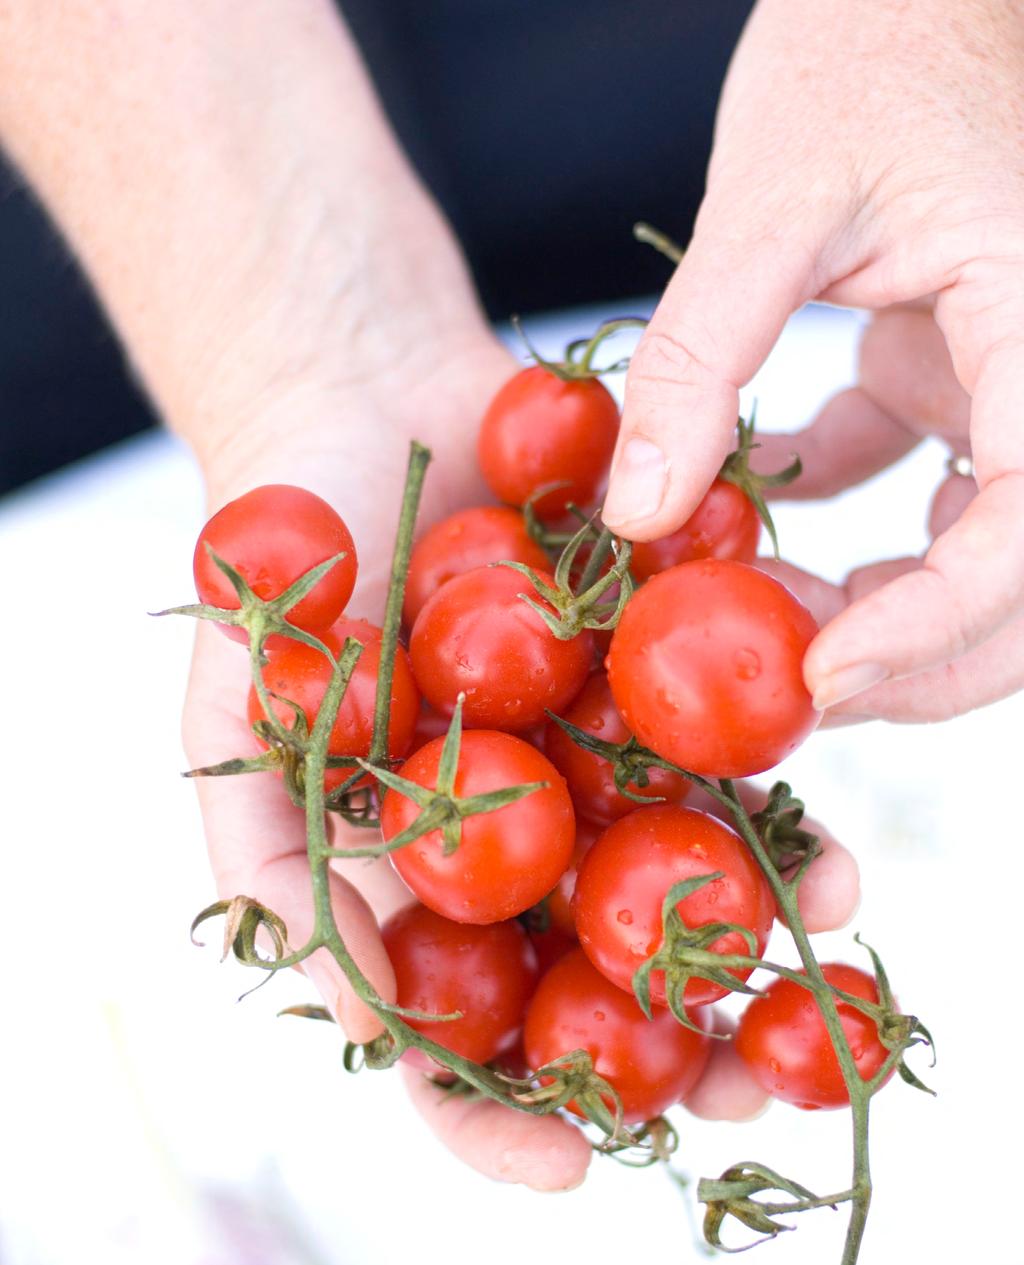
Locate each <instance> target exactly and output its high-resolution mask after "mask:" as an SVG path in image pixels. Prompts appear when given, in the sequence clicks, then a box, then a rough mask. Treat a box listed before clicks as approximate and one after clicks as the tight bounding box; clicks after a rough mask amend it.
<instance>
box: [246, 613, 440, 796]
mask: <svg viewBox="0 0 1024 1265" xmlns="http://www.w3.org/2000/svg"><path fill="white" fill-rule="evenodd" d="M348 637H352V638H354V639H355V640H356V641H358V642H361V643H362V645H363V651H362V654H360V656H359V658H358V659H357V660H356V666H355V668H354V669H353V670H352V675H351V677H350V678H349V683H348V686H347V687H346V689H345V694H344V697H343V698H342V700H341V705H340V706H339V708H338V714H337V716H336V718H335V721H334V724H333V726H332V727H331V734H330V737H329V738H328V740H327V753H328V755H333V756H359V757H362V758H365V757H366V756H368V755H369V754H370V744H371V742H372V740H373V712H374V707H375V706H376V701H377V673H378V671H379V669H380V649H381V640H382V637H383V633H382V632H381V630H380V629H379V628H377V627H376V626H375V625H374V624H371V623H368V622H367V621H366V620H365V619H347V618H345V617H344V616H342V618H340V619H338V620H335V622H334V624H333V625H332V626H331V628H330V629H329V630H328V631H327V632H324V633H321V634H320V638H321V640H322V641H323V643H324V645H325V646H327V648H328V649H329V650H330V651H331V652H332V654H334V655H339V654H340V653H341V649H342V647H343V646H344V644H345V640H346V638H348ZM276 640H278V641H279V643H280V644H279V645H278V646H275V647H272V648H271V650H270V653H269V654H268V656H267V663H266V665H265V666H264V668H263V680H264V683H265V684H266V687H267V689H268V690H270V691H271V692H272V693H273V694H276V695H277V696H278V697H277V698H276V699H271V706H272V707H273V709H274V711H275V713H276V714H277V716H278V718H279V719H280V720H281V721H282V722H283V723H284V725H285V726H286V727H288V728H290V727H291V726H292V724H293V723H294V713H293V712H292V709H291V708H290V707H288V705H287V704H286V703H285V702H284V701H282V700H284V699H288V700H290V701H291V702H293V703H295V704H297V705H298V706H299V707H300V708H301V709H302V711H303V714H304V715H305V717H306V724H307V725H308V726H309V728H310V729H312V728H313V725H314V724H315V722H316V714H317V711H318V710H319V708H320V704H321V702H322V701H323V697H324V695H325V694H326V693H327V686H328V685H329V684H330V680H331V665H330V664H329V663H328V661H327V659H326V658H325V657H324V655H322V654H321V653H320V651H319V650H314V649H313V647H312V646H305V645H303V644H302V643H301V642H299V641H290V640H288V639H287V638H284V637H281V638H278V639H276ZM246 710H247V714H248V718H249V724H250V725H252V724H253V723H254V722H255V721H257V720H262V719H263V708H262V706H261V705H260V700H259V695H258V694H257V693H256V689H255V687H254V686H252V685H250V686H249V697H248V703H247V709H246ZM419 716H420V695H419V691H418V690H417V688H416V682H415V680H414V679H413V675H412V668H411V667H410V665H409V656H408V655H407V654H406V652H405V650H404V649H403V648H402V647H401V646H399V647H398V648H397V651H396V653H395V670H394V674H393V676H392V679H391V715H390V719H389V724H388V754H389V755H390V757H391V758H392V759H393V760H399V759H401V758H402V756H404V755H405V754H406V752H407V751H408V750H409V749H410V747H411V746H412V741H413V735H414V734H415V731H416V724H417V721H418V720H419ZM352 772H353V770H352V769H328V770H327V771H326V773H325V774H324V786H325V787H326V788H327V790H328V791H331V790H333V789H334V788H335V787H336V786H340V785H341V783H342V782H344V781H345V779H346V778H348V777H350V776H351V774H352ZM371 784H372V779H371V778H370V776H369V774H367V776H366V778H365V779H364V780H363V781H362V782H360V783H359V785H361V786H362V785H366V786H369V785H371Z"/></svg>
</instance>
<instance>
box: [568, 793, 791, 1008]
mask: <svg viewBox="0 0 1024 1265" xmlns="http://www.w3.org/2000/svg"><path fill="white" fill-rule="evenodd" d="M716 872H721V874H722V876H723V877H721V878H717V879H715V880H714V881H713V882H711V883H708V884H707V885H706V886H704V887H701V888H699V889H698V890H697V891H694V892H691V893H690V895H689V896H687V897H685V898H684V899H683V900H681V901H680V902H679V904H678V905H677V906H676V909H677V911H678V913H679V916H680V917H681V918H682V920H683V922H684V923H685V924H686V925H687V927H690V928H696V927H699V926H701V925H703V924H704V923H711V922H729V923H735V924H737V925H738V926H741V927H746V928H747V930H749V931H751V932H752V933H753V935H754V937H755V939H756V942H757V954H756V956H760V955H761V954H762V953H763V952H764V947H765V945H766V944H767V943H768V936H769V934H770V932H771V928H772V922H773V920H774V918H775V908H776V906H775V898H774V896H773V895H772V891H771V888H770V887H769V886H768V881H767V879H766V878H765V877H764V875H763V874H762V873H761V870H760V869H759V868H758V865H757V862H756V861H755V860H754V858H753V856H751V854H750V852H749V850H748V849H747V847H746V845H745V844H744V842H743V840H742V839H741V838H740V837H739V835H737V834H735V833H734V832H733V831H732V830H730V829H729V827H728V826H726V825H725V823H724V822H721V821H719V820H718V819H717V818H716V817H712V816H710V815H709V814H708V813H702V812H698V811H697V810H696V809H694V808H680V807H677V806H675V805H661V806H655V807H653V808H639V809H637V811H636V812H635V813H630V815H629V816H628V817H623V818H622V819H621V820H620V821H617V822H615V823H614V825H611V826H609V827H608V829H607V830H606V831H605V832H604V833H603V834H602V835H601V836H600V837H599V838H598V839H597V841H596V843H595V844H594V845H593V847H592V848H590V850H589V851H588V852H587V854H586V856H585V857H584V858H583V862H582V864H581V865H580V870H579V875H578V876H577V879H576V893H575V895H574V897H573V913H574V915H575V918H576V931H577V934H578V935H579V938H580V945H581V946H582V948H583V949H584V951H585V952H586V954H587V956H588V957H589V958H590V960H591V962H593V964H594V965H595V966H596V967H597V969H598V970H599V971H601V972H602V973H603V974H604V975H606V976H607V977H608V979H610V980H611V981H612V982H613V983H615V984H617V985H618V986H619V988H623V989H626V990H628V991H629V992H632V990H633V976H634V974H635V973H636V971H637V968H638V967H640V966H642V965H643V963H644V962H645V961H646V960H647V959H648V958H649V957H651V956H652V955H653V954H654V953H656V952H657V951H658V950H659V949H660V948H661V947H662V944H663V942H664V934H663V927H662V919H661V907H662V904H663V902H664V900H665V897H666V895H667V894H668V891H669V889H670V888H671V887H672V886H673V884H675V883H679V882H681V881H683V880H684V879H691V878H699V877H701V876H702V875H705V874H714V873H716ZM708 947H709V949H710V950H711V952H714V953H740V954H743V955H745V956H748V955H749V953H750V949H749V947H748V945H747V944H746V942H745V940H744V938H743V936H741V935H740V934H739V933H738V932H735V931H731V932H728V933H727V934H726V935H723V936H720V937H719V938H718V939H717V940H715V941H714V942H713V943H712V944H711V945H710V946H708ZM731 974H733V975H735V976H736V978H737V979H740V980H745V979H746V978H747V976H748V975H749V974H750V971H747V970H734V971H732V972H731ZM650 982H651V1000H652V1001H653V1002H654V1003H656V1004H657V1005H662V1006H663V1005H665V1004H666V997H665V974H664V972H663V971H660V970H656V971H653V972H652V973H651V980H650ZM726 991H727V990H726V989H725V988H723V987H722V986H721V985H720V984H715V983H712V982H711V981H710V980H704V979H691V980H690V982H689V983H688V984H687V985H686V992H685V994H684V996H683V1001H684V1004H685V1005H686V1006H705V1005H707V1003H708V1002H712V1001H716V1000H717V999H718V998H719V997H723V996H724V995H725V993H726Z"/></svg>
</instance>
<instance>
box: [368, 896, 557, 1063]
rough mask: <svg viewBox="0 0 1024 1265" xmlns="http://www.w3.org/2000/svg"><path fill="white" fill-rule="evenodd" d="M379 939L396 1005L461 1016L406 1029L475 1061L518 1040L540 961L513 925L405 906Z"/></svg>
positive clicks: (417, 1021)
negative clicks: (480, 923)
mask: <svg viewBox="0 0 1024 1265" xmlns="http://www.w3.org/2000/svg"><path fill="white" fill-rule="evenodd" d="M381 936H382V937H383V939H384V947H385V949H387V953H388V957H389V958H390V959H391V965H392V966H393V967H394V968H395V982H396V984H397V986H398V993H397V998H396V1000H397V1002H398V1005H399V1006H404V1007H406V1008H407V1009H409V1010H421V1011H424V1012H425V1013H427V1014H435V1015H447V1014H452V1013H454V1012H455V1011H461V1012H462V1018H461V1019H452V1020H439V1021H437V1022H435V1023H429V1022H427V1021H425V1020H422V1019H409V1020H407V1022H408V1024H409V1026H410V1027H411V1028H415V1029H416V1031H417V1032H422V1033H423V1035H424V1036H427V1037H429V1038H430V1039H431V1040H432V1041H436V1042H437V1043H438V1044H439V1045H443V1046H444V1047H445V1049H447V1050H451V1051H453V1053H455V1054H461V1055H462V1056H463V1057H464V1058H467V1059H472V1060H473V1061H474V1062H475V1063H487V1062H488V1061H489V1060H490V1059H493V1058H494V1057H495V1055H496V1054H498V1053H499V1052H500V1051H502V1050H504V1049H507V1048H508V1047H509V1046H511V1045H512V1044H513V1043H514V1042H515V1039H516V1037H517V1035H518V1033H519V1029H520V1027H521V1026H522V1022H523V1015H524V1014H525V1012H526V1004H527V1002H528V1001H529V1000H530V996H531V994H532V992H533V988H534V985H535V984H536V982H537V959H536V956H535V954H534V951H533V949H532V947H531V945H530V942H529V940H528V938H527V935H526V932H525V931H524V930H523V928H522V927H520V925H519V924H518V923H517V922H495V923H492V924H491V925H490V926H487V927H473V926H467V925H466V924H464V923H457V922H450V921H449V920H448V919H447V918H442V917H441V916H440V915H439V914H435V913H433V912H432V911H431V910H429V909H426V908H424V906H422V905H410V906H408V907H407V908H406V909H402V910H400V911H399V912H398V913H397V914H393V915H392V917H391V918H389V919H388V921H387V922H386V923H385V924H384V926H383V927H382V928H381Z"/></svg>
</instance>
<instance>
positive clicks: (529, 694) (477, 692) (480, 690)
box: [409, 567, 594, 731]
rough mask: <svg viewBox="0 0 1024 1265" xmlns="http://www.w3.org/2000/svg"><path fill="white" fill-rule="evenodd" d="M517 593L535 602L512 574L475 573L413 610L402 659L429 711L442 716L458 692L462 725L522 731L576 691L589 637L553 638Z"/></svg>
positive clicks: (583, 675)
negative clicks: (416, 613) (407, 663)
mask: <svg viewBox="0 0 1024 1265" xmlns="http://www.w3.org/2000/svg"><path fill="white" fill-rule="evenodd" d="M539 574H540V575H541V578H542V579H546V580H548V581H549V582H551V583H552V584H553V583H554V579H553V577H552V576H550V575H546V574H544V573H539ZM522 593H526V594H528V595H529V596H531V597H533V598H535V599H536V600H538V601H539V599H538V598H537V595H536V593H535V592H534V590H533V587H532V585H531V584H530V582H529V580H528V579H527V578H526V577H525V576H523V575H521V574H520V573H519V572H518V571H513V570H512V569H511V568H510V567H477V568H476V570H474V571H467V572H465V574H463V575H457V576H455V578H454V579H451V580H449V581H448V583H447V584H446V585H444V587H443V588H441V589H439V590H438V591H437V592H436V593H435V594H434V596H433V597H432V598H430V600H429V601H428V602H427V604H426V605H425V606H424V607H423V609H422V610H421V611H420V614H419V617H418V618H417V620H416V623H415V625H414V626H413V630H412V636H411V637H410V639H409V653H410V656H411V658H412V668H413V672H414V673H415V674H416V680H417V682H418V683H419V687H420V689H421V690H422V691H423V694H424V696H425V697H426V698H427V700H428V701H429V703H430V705H431V706H432V707H434V708H436V709H437V711H439V712H442V713H444V714H445V715H447V716H450V715H451V714H452V713H453V712H454V710H455V703H456V701H457V699H458V696H459V694H460V693H464V694H465V695H466V701H465V704H464V707H463V712H462V719H463V723H464V724H465V725H466V726H467V727H469V728H476V729H510V730H516V731H522V730H525V729H529V728H531V727H532V726H533V725H536V724H540V723H542V722H543V721H544V719H545V715H544V711H545V708H550V709H551V711H554V712H558V711H561V710H562V709H563V708H565V707H566V706H568V704H569V703H571V702H572V700H573V699H574V698H575V697H576V695H577V694H578V693H579V691H580V689H581V688H582V686H583V683H584V681H585V680H586V679H587V673H588V672H589V671H590V668H591V664H592V661H593V654H594V642H593V638H592V637H591V635H590V632H589V631H587V630H584V631H583V632H581V633H579V635H578V636H576V637H573V638H572V639H571V640H568V641H562V640H560V639H559V638H558V637H556V636H555V634H554V633H553V632H552V631H551V630H550V628H548V626H547V625H546V624H545V623H544V621H543V619H541V617H540V615H538V614H537V612H536V611H535V610H532V609H531V608H530V607H529V606H528V605H527V604H526V602H524V601H523V599H522V598H521V597H520V594H522ZM541 605H544V603H541ZM548 609H551V608H550V607H548Z"/></svg>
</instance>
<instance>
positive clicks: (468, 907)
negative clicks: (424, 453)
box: [381, 581, 575, 923]
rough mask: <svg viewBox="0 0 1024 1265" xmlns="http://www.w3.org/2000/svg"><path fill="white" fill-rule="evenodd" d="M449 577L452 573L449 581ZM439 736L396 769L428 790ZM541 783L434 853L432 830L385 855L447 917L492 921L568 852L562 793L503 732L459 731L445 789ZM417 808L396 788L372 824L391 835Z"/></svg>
mask: <svg viewBox="0 0 1024 1265" xmlns="http://www.w3.org/2000/svg"><path fill="white" fill-rule="evenodd" d="M453 583H454V581H453ZM443 746H444V739H443V738H435V739H434V741H433V742H428V743H427V745H426V746H425V747H421V748H420V750H419V751H417V752H416V753H415V754H414V755H412V756H410V758H409V759H408V760H407V761H406V762H405V764H404V765H403V766H402V776H403V777H405V778H408V779H409V780H410V781H412V782H415V783H416V784H417V785H418V786H425V787H427V788H428V789H429V790H435V789H436V788H437V769H438V765H439V763H440V760H441V749H442V747H443ZM526 782H546V783H547V786H546V788H545V789H543V790H539V791H534V792H533V794H532V795H527V796H526V797H525V798H524V799H520V800H517V801H516V802H515V803H514V804H507V805H506V806H505V807H504V808H499V809H497V810H496V811H494V812H490V813H478V814H476V815H475V816H472V817H467V818H465V819H464V820H463V822H462V842H461V844H460V845H459V847H458V848H457V849H456V850H455V851H454V852H453V853H452V854H451V855H450V856H445V855H444V854H443V850H442V849H443V841H442V838H441V832H440V830H434V831H432V832H431V833H430V834H427V835H424V837H423V838H422V839H417V840H416V842H415V843H410V844H408V845H407V846H406V847H404V848H400V849H399V850H398V851H397V852H393V853H391V860H392V862H393V864H394V867H395V869H396V870H397V871H398V873H399V874H400V875H401V876H402V878H403V879H404V880H405V882H406V884H407V885H408V886H409V887H410V888H411V889H412V890H413V892H415V893H416V895H417V896H418V897H419V899H420V900H421V901H422V902H423V904H424V905H426V906H428V907H429V908H430V909H433V910H434V911H435V912H436V913H439V914H443V915H444V916H445V917H446V918H451V919H453V920H454V921H455V922H473V923H486V922H501V921H502V920H503V919H506V918H514V917H515V915H516V914H521V913H522V912H523V910H524V909H529V908H530V906H531V905H536V904H537V902H538V901H539V900H540V899H541V898H542V897H543V896H546V895H547V893H548V892H549V891H550V890H551V889H552V887H554V885H555V883H557V882H558V877H559V875H560V874H561V873H562V871H563V870H564V869H565V868H566V866H567V865H568V864H569V861H570V859H571V858H572V845H573V839H574V838H575V821H574V819H573V811H572V800H571V799H570V798H569V792H568V791H567V790H566V788H565V782H564V781H563V779H562V776H561V774H560V773H559V772H558V770H557V769H556V768H555V767H554V766H553V765H552V764H551V762H550V761H549V760H547V759H546V758H545V757H544V756H543V755H541V753H540V752H539V751H535V750H534V748H533V747H531V746H530V745H529V744H528V743H526V742H523V741H522V739H520V738H513V737H512V735H511V734H503V733H496V732H495V731H493V730H469V731H468V732H467V733H464V734H463V735H462V748H461V753H460V756H459V769H458V773H457V774H456V778H455V794H456V795H457V796H459V797H468V796H471V795H481V794H483V793H484V792H485V791H496V790H500V789H501V788H503V787H506V786H519V785H522V784H523V783H526ZM419 812H420V810H419V808H418V807H417V806H416V804H414V803H413V801H412V800H411V799H407V798H406V797H405V796H404V795H401V794H399V793H398V792H397V791H388V792H387V794H386V795H385V796H384V803H383V805H382V807H381V828H382V830H383V832H384V838H385V839H386V840H391V839H393V838H394V837H395V836H396V835H397V834H400V833H401V832H402V831H403V830H405V828H406V827H407V826H409V825H411V823H412V822H413V821H414V820H415V818H416V817H417V816H418V815H419Z"/></svg>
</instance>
